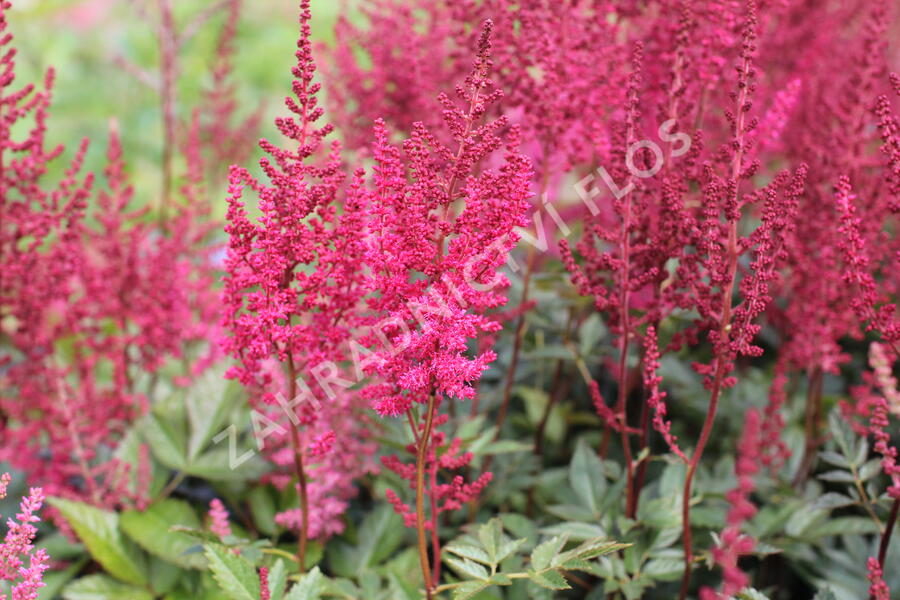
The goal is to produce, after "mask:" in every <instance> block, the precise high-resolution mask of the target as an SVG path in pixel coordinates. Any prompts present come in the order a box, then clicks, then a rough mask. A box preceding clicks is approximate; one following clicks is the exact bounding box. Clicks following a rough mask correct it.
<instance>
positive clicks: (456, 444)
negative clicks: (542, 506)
mask: <svg viewBox="0 0 900 600" xmlns="http://www.w3.org/2000/svg"><path fill="white" fill-rule="evenodd" d="M448 419H449V417H448V416H447V415H439V416H438V417H436V418H435V420H434V427H439V426H441V425H443V424H445V423H446V422H447V420H448ZM424 427H425V425H424V424H422V425H420V427H419V433H420V434H421V433H422V431H423V430H424ZM461 444H462V440H460V439H459V438H453V439H452V440H448V438H447V435H446V434H445V433H443V432H440V431H435V432H434V433H433V435H432V437H431V447H430V448H429V449H428V452H427V455H426V463H425V473H426V477H427V478H428V481H429V482H430V484H429V487H428V490H427V493H428V496H429V497H430V498H431V502H430V504H431V506H432V507H433V509H434V512H432V513H431V515H430V517H431V520H430V521H428V522H427V523H426V524H425V528H426V529H429V530H430V529H432V528H434V527H436V525H437V523H438V519H439V515H440V514H441V513H444V512H450V511H454V510H459V509H460V508H462V507H463V505H464V504H465V503H467V502H469V501H471V500H474V499H476V498H477V497H478V496H479V495H480V494H481V492H482V490H484V488H485V487H487V485H488V484H489V483H490V482H491V479H492V477H493V475H492V474H491V472H490V471H488V472H485V473H482V474H481V475H479V476H478V478H477V479H475V481H473V482H472V483H465V480H464V479H463V477H462V476H461V475H454V476H453V477H452V478H451V479H450V481H449V483H437V481H438V472H439V471H441V472H444V473H452V472H453V471H458V470H461V469H464V468H465V467H467V466H468V465H469V463H471V462H472V458H473V455H472V453H471V452H463V453H460V446H461ZM407 451H409V452H410V453H411V454H415V452H416V446H415V444H410V445H409V446H407ZM381 462H382V464H383V465H384V466H385V467H386V468H388V469H390V470H391V471H393V472H395V473H396V474H397V475H399V476H400V477H401V478H403V479H405V480H407V481H409V488H410V489H413V490H414V489H415V486H416V469H415V466H414V465H408V464H404V463H403V462H401V461H400V459H399V458H398V457H397V456H396V455H388V456H382V457H381ZM386 494H387V499H388V501H389V502H390V503H391V505H392V506H393V507H394V510H395V511H396V512H397V513H398V514H399V515H400V516H402V517H403V522H404V524H405V525H406V526H407V527H415V526H416V513H415V511H414V510H413V509H412V508H410V506H409V505H407V504H405V503H404V502H403V501H402V500H401V499H400V497H399V496H398V495H397V494H396V493H395V492H394V491H393V490H387V492H386Z"/></svg>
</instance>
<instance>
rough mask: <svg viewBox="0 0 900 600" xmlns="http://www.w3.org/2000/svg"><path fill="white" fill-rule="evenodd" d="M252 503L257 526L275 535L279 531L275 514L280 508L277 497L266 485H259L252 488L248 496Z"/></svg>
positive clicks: (251, 506)
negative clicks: (276, 502)
mask: <svg viewBox="0 0 900 600" xmlns="http://www.w3.org/2000/svg"><path fill="white" fill-rule="evenodd" d="M247 501H248V502H249V503H250V513H251V514H252V515H253V523H254V524H255V525H256V528H257V529H259V530H260V531H261V532H263V533H265V534H266V535H270V536H274V535H275V534H276V533H277V531H278V526H277V525H276V524H275V514H276V513H277V512H278V509H277V507H276V505H275V499H274V498H272V494H271V493H270V491H269V489H268V488H267V487H266V486H257V487H254V488H253V489H252V490H250V494H248V496H247Z"/></svg>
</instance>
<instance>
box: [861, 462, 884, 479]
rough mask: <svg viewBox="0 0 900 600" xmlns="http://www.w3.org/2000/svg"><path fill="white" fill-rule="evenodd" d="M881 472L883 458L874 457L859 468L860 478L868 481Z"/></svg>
mask: <svg viewBox="0 0 900 600" xmlns="http://www.w3.org/2000/svg"><path fill="white" fill-rule="evenodd" d="M879 473H881V459H878V458H873V459H872V460H870V461H868V462H867V463H865V464H864V465H863V466H861V467H860V468H859V480H860V481H868V480H869V479H872V478H873V477H875V476H876V475H878V474H879Z"/></svg>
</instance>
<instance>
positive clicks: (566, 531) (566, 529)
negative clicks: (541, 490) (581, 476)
mask: <svg viewBox="0 0 900 600" xmlns="http://www.w3.org/2000/svg"><path fill="white" fill-rule="evenodd" d="M679 532H680V529H679ZM541 533H543V534H546V535H566V536H568V539H569V540H571V541H573V542H584V541H587V540H593V539H596V538H603V537H606V531H604V529H603V528H602V527H600V526H599V525H597V524H596V523H582V522H577V521H566V522H565V523H557V524H556V525H551V526H550V527H543V528H542V529H541Z"/></svg>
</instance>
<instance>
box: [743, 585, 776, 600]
mask: <svg viewBox="0 0 900 600" xmlns="http://www.w3.org/2000/svg"><path fill="white" fill-rule="evenodd" d="M737 597H738V600H769V597H768V596H766V595H765V594H763V593H762V592H760V591H759V590H755V589H753V588H747V589H745V590H744V591H742V592H741V593H740V594H738V595H737Z"/></svg>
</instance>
